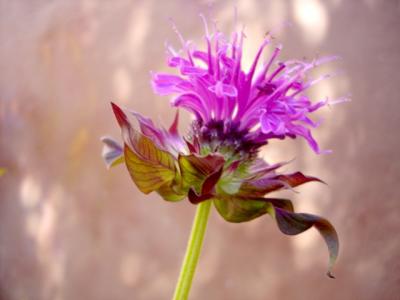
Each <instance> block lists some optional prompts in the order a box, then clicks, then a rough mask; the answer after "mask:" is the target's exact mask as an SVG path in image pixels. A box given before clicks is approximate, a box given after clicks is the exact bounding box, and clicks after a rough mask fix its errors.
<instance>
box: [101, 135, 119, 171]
mask: <svg viewBox="0 0 400 300" xmlns="http://www.w3.org/2000/svg"><path fill="white" fill-rule="evenodd" d="M101 141H102V142H103V144H104V146H103V151H102V157H103V159H104V162H105V163H106V165H107V168H111V167H113V166H116V165H119V164H121V163H123V162H124V151H123V149H122V146H121V145H120V144H119V143H118V142H117V141H116V140H114V139H113V138H111V137H108V136H104V137H102V138H101Z"/></svg>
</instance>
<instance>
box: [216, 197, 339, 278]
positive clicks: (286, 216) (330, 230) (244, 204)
mask: <svg viewBox="0 0 400 300" xmlns="http://www.w3.org/2000/svg"><path fill="white" fill-rule="evenodd" d="M213 202H214V205H215V207H216V209H217V210H218V212H219V213H220V215H221V216H222V217H223V218H224V219H225V220H226V221H228V222H234V223H240V222H247V221H250V220H252V219H255V218H257V217H259V216H262V215H264V214H266V213H268V214H269V215H270V216H271V217H272V218H273V219H274V220H275V221H276V223H277V225H278V227H279V229H280V230H281V232H283V233H284V234H287V235H296V234H299V233H302V232H304V231H306V230H308V229H309V228H311V227H315V228H316V229H317V230H318V231H319V233H320V234H321V236H322V237H323V239H324V240H325V243H326V245H327V246H328V251H329V267H328V273H327V274H328V276H329V277H331V278H334V277H333V275H332V273H331V271H332V267H333V265H334V263H335V261H336V258H337V256H338V251H339V239H338V236H337V233H336V231H335V228H334V227H333V226H332V224H331V223H330V222H329V221H328V220H326V219H324V218H322V217H319V216H316V215H311V214H305V213H295V212H294V210H293V205H292V202H291V201H290V200H287V199H278V198H253V199H246V198H241V197H237V196H236V197H235V196H231V195H223V196H218V197H217V198H214V201H213Z"/></svg>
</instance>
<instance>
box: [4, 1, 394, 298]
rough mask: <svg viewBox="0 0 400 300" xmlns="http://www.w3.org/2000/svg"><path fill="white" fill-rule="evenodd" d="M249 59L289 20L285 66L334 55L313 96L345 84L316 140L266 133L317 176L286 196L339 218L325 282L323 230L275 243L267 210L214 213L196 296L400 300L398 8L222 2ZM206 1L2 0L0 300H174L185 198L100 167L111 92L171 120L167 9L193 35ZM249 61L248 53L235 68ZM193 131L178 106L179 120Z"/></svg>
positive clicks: (220, 16) (275, 157)
mask: <svg viewBox="0 0 400 300" xmlns="http://www.w3.org/2000/svg"><path fill="white" fill-rule="evenodd" d="M235 4H236V5H237V6H238V12H239V20H240V21H241V22H242V23H244V24H246V33H247V40H246V51H247V53H248V55H249V56H251V55H253V54H254V52H255V50H256V47H257V46H258V43H259V42H260V41H261V39H262V38H263V36H264V33H265V32H266V31H268V30H269V29H271V28H275V27H277V26H278V27H279V26H280V25H281V24H283V23H284V22H286V21H289V22H290V23H291V24H292V26H286V27H283V28H282V29H281V30H280V33H279V34H278V40H279V42H281V43H282V44H283V45H284V50H283V57H284V58H302V57H304V56H306V57H308V58H312V57H315V56H316V55H327V54H338V55H340V56H341V57H342V58H343V59H342V61H340V62H339V63H335V64H331V65H329V66H328V67H326V68H324V70H322V71H328V72H332V71H335V70H343V71H344V73H343V74H341V75H340V76H338V77H336V78H334V79H331V80H329V81H325V82H323V83H321V84H320V85H319V86H317V87H315V88H314V89H313V90H312V91H311V94H312V95H313V96H315V97H316V98H320V97H326V96H329V97H331V98H335V97H339V96H342V95H346V94H348V93H351V98H352V99H353V101H352V102H350V103H346V104H343V105H340V106H335V107H332V109H325V110H324V111H323V112H322V113H321V114H320V117H321V118H324V119H325V123H324V125H323V126H322V127H321V128H320V129H318V130H317V134H316V137H317V138H318V140H319V141H320V144H321V145H322V147H323V148H325V149H333V150H334V153H333V154H331V155H324V156H317V155H315V154H314V153H312V151H311V150H310V149H309V148H308V146H307V145H306V143H305V142H303V141H288V142H274V143H272V144H271V145H269V146H267V147H266V148H265V149H264V150H263V155H264V157H265V158H266V159H267V160H269V161H273V162H276V161H279V160H288V159H291V158H293V157H296V160H295V161H294V162H293V163H292V164H291V165H290V166H289V167H288V170H293V171H294V170H298V169H299V170H302V171H304V172H306V173H309V174H312V175H315V176H318V177H320V178H322V179H323V180H325V181H326V182H328V183H329V186H324V185H318V184H309V185H306V186H304V187H302V188H299V189H298V190H299V191H300V193H299V194H293V193H289V194H288V196H290V197H292V198H293V199H294V201H295V204H296V206H297V207H298V208H299V210H304V211H309V212H312V213H316V214H321V215H324V216H325V217H327V218H328V219H330V220H331V221H332V222H333V223H334V224H335V225H336V227H337V230H338V232H339V235H340V238H341V254H340V257H339V261H338V264H337V267H336V268H335V274H336V276H337V279H336V280H330V279H328V278H327V277H326V276H325V271H326V265H327V252H326V248H325V245H324V244H323V241H322V239H320V237H319V236H318V234H317V232H315V231H314V230H310V231H309V232H306V233H304V234H302V235H300V236H296V237H287V236H284V235H282V234H281V233H280V232H279V231H278V229H277V228H276V226H275V224H274V222H273V221H272V220H271V219H270V218H269V217H268V216H265V217H262V218H260V219H257V220H254V221H252V222H249V223H245V224H240V225H237V224H229V223H226V222H225V221H223V220H222V219H221V217H220V216H219V215H218V214H217V213H215V211H214V212H213V213H212V215H211V220H210V223H209V228H208V229H209V230H208V232H207V236H206V239H205V249H204V251H203V253H202V256H201V260H200V264H199V267H198V273H197V276H196V278H195V283H194V286H193V290H192V295H191V296H192V297H191V299H255V300H256V299H260V300H261V299H297V300H301V299H341V300H342V299H363V300H364V299H371V300H373V299H385V300H386V299H387V300H391V299H400V298H399V297H400V296H399V294H400V235H399V229H400V220H399V209H400V201H399V196H398V191H397V188H396V187H397V185H398V180H400V163H399V162H400V160H399V159H398V155H399V145H400V140H399V136H400V135H399V131H398V128H399V126H400V117H399V109H400V102H399V96H398V94H399V83H400V82H399V78H400V75H399V69H400V51H399V50H400V39H399V29H400V1H396V0H387V1H383V0H382V1H379V0H365V1H361V0H360V1H344V0H329V1H319V0H304V1H288V0H286V1H278V0H276V1H272V0H271V1H245V0H243V1H235V2H233V1H218V2H216V3H214V4H213V6H212V8H211V14H212V16H213V18H215V19H217V20H218V26H219V27H220V28H221V29H223V30H225V31H226V32H229V30H230V28H231V26H232V21H233V6H234V5H235ZM208 7H209V5H208V2H206V1H183V0H182V1H169V2H167V1H165V2H162V1H156V0H149V1H125V0H119V1H91V0H83V1H61V0H56V1H43V0H35V1H5V0H2V1H0V167H4V168H6V170H7V171H6V173H5V174H4V175H3V176H2V177H0V299H2V300H24V299H30V300H36V299H37V300H39V299H40V300H42V299H43V300H47V299H54V300H70V299H88V300H91V299H100V300H101V299H104V300H106V299H114V300H119V299H121V300H123V299H170V298H171V296H172V293H173V289H174V285H175V280H176V278H177V276H178V272H179V268H180V263H181V259H182V256H183V254H184V250H185V245H186V240H187V237H188V234H189V230H190V225H191V220H192V217H193V215H194V210H195V207H194V206H192V205H190V204H189V203H188V202H187V201H183V202H180V203H175V204H174V203H173V204H171V203H167V202H164V201H162V200H161V199H160V198H159V197H158V196H157V195H151V196H144V195H143V194H140V193H139V192H138V190H137V189H136V187H135V186H134V185H133V183H132V182H131V180H130V178H129V175H128V173H127V171H126V170H125V168H124V167H123V166H120V167H117V168H114V169H112V170H109V171H108V170H106V168H105V166H104V164H103V162H102V159H101V157H100V152H101V143H100V141H99V138H100V136H102V135H103V134H112V135H114V136H116V137H118V135H119V130H118V128H117V124H116V122H115V120H114V119H113V116H112V113H111V110H110V105H109V102H110V100H113V101H116V102H117V103H120V104H122V105H126V106H129V107H131V108H133V109H135V110H136V111H139V112H141V113H143V114H145V115H148V116H150V117H152V118H153V119H156V120H157V119H158V120H160V122H163V123H164V124H168V123H169V122H170V120H171V119H172V117H173V113H174V110H173V109H169V104H168V99H167V98H165V97H164V98H162V97H158V96H155V95H154V94H153V93H152V91H151V87H150V84H149V79H150V74H149V71H150V70H162V69H165V57H164V42H165V41H166V40H169V41H171V42H172V43H173V44H175V45H176V46H178V45H179V43H178V41H177V38H176V36H175V35H174V33H173V31H172V30H171V27H170V23H169V21H168V18H169V17H172V18H173V19H174V20H175V23H176V24H177V26H178V27H179V29H180V30H181V31H182V33H183V35H184V36H185V37H188V38H191V39H193V40H195V41H196V42H201V41H202V40H201V38H202V34H203V27H202V25H201V22H200V18H198V13H199V12H205V13H206V14H207V13H208V14H209V11H210V9H209V8H208ZM247 63H248V62H247ZM188 123H189V117H188V116H187V115H184V118H183V124H182V129H183V131H184V128H185V125H187V124H188Z"/></svg>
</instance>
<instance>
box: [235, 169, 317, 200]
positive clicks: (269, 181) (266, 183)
mask: <svg viewBox="0 0 400 300" xmlns="http://www.w3.org/2000/svg"><path fill="white" fill-rule="evenodd" d="M312 181H317V182H322V183H324V182H323V181H322V180H320V179H318V178H316V177H312V176H306V175H304V174H303V173H301V172H296V173H293V174H281V175H276V176H271V177H265V178H258V179H253V180H246V181H244V182H243V184H242V185H241V187H240V190H239V192H238V193H239V195H240V196H241V197H249V196H250V197H263V196H264V195H266V194H268V193H271V192H274V191H278V190H281V189H284V188H294V187H296V186H299V185H302V184H304V183H307V182H312Z"/></svg>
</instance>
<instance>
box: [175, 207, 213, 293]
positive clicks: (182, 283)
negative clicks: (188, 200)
mask: <svg viewBox="0 0 400 300" xmlns="http://www.w3.org/2000/svg"><path fill="white" fill-rule="evenodd" d="M211 202H212V201H211V200H207V201H204V202H202V203H200V204H198V205H197V210H196V216H195V218H194V221H193V225H192V232H191V233H190V238H189V242H188V245H187V248H186V254H185V259H184V261H183V264H182V268H181V273H180V275H179V279H178V283H177V284H176V288H175V294H174V298H173V300H186V299H188V296H189V292H190V287H191V286H192V280H193V276H194V273H195V270H196V265H197V262H198V260H199V256H200V252H201V247H202V244H203V239H204V234H205V232H206V228H207V222H208V216H209V214H210V208H211Z"/></svg>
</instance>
